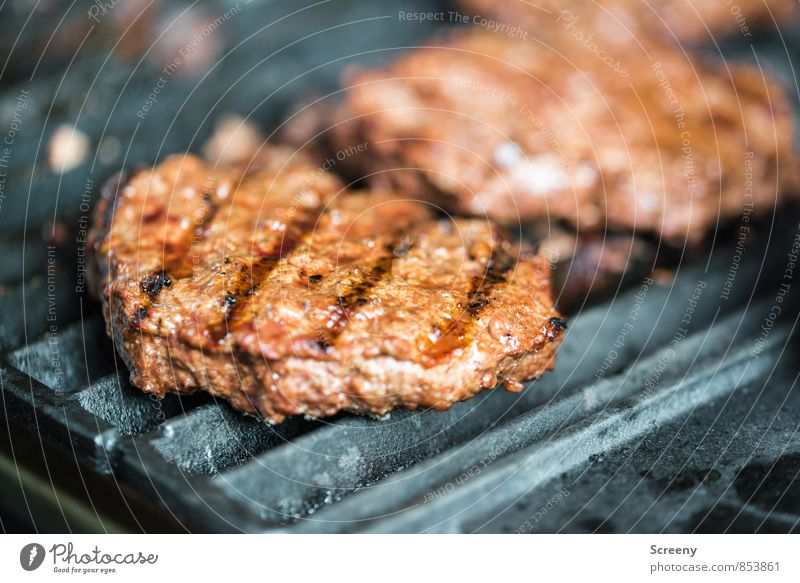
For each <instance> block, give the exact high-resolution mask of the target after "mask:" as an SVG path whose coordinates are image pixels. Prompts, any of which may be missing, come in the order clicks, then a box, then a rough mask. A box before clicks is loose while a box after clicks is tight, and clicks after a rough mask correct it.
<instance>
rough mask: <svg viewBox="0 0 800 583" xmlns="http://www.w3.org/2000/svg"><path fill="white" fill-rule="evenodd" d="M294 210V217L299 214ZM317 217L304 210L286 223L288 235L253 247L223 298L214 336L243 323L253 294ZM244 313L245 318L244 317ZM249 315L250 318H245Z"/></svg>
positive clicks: (295, 246) (211, 332)
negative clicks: (250, 254)
mask: <svg viewBox="0 0 800 583" xmlns="http://www.w3.org/2000/svg"><path fill="white" fill-rule="evenodd" d="M296 216H297V213H294V214H293V215H292V217H293V218H294V217H296ZM316 221H317V215H316V213H314V212H304V213H302V214H301V215H300V216H299V217H297V220H296V221H295V222H293V223H289V224H288V225H287V226H286V231H285V233H286V234H285V235H284V236H283V237H281V238H280V239H277V240H276V241H275V242H274V243H273V245H272V246H271V247H269V248H268V249H266V250H264V249H259V250H255V249H253V250H252V251H253V254H254V255H257V256H258V257H254V258H253V260H252V261H251V263H250V264H249V265H242V266H241V267H240V268H239V272H238V273H237V274H236V277H235V279H234V281H233V283H232V285H231V286H230V287H229V288H228V290H227V293H226V295H225V298H224V299H223V300H222V317H221V319H220V321H219V322H217V323H216V324H213V325H211V326H210V327H209V331H208V332H209V334H210V335H211V337H212V338H213V339H214V340H216V341H220V340H222V339H223V338H225V336H227V335H228V334H229V333H230V332H232V331H234V330H235V329H236V328H237V327H238V326H239V325H240V324H239V322H240V320H241V319H242V318H244V315H245V314H246V309H247V306H248V305H249V303H250V298H252V296H253V294H254V293H255V292H256V290H257V289H258V288H259V287H260V286H261V285H263V283H264V281H266V279H267V278H268V277H269V275H270V273H272V271H273V269H275V266H276V265H277V264H278V262H279V261H280V260H281V259H283V258H284V257H286V256H287V255H289V254H290V253H291V252H292V251H294V250H295V249H296V248H297V246H298V245H299V244H300V243H301V242H302V241H304V240H305V239H306V238H307V236H308V234H309V233H310V231H311V229H313V228H314V225H315V224H316ZM240 316H241V318H240ZM245 319H246V318H245Z"/></svg>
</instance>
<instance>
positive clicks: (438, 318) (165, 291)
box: [92, 147, 565, 422]
mask: <svg viewBox="0 0 800 583" xmlns="http://www.w3.org/2000/svg"><path fill="white" fill-rule="evenodd" d="M265 157H266V158H267V160H268V162H267V163H264V162H263V161H262V159H263V158H265ZM282 159H284V160H285V162H284V163H280V162H278V161H279V160H282ZM104 197H105V198H104V199H103V201H102V202H101V203H100V204H99V205H98V207H97V211H96V219H95V231H94V232H93V234H92V241H93V247H94V250H95V267H96V269H97V272H98V274H97V276H96V286H95V287H96V290H97V293H98V295H99V296H100V297H101V298H102V299H103V303H104V312H105V316H106V321H107V325H108V331H109V334H110V335H112V337H113V339H114V341H115V345H116V346H117V348H118V350H119V352H120V354H121V355H122V357H123V360H124V361H125V363H126V364H127V365H128V368H129V369H130V371H131V380H132V382H133V383H134V384H135V385H136V386H138V387H140V388H142V389H143V390H145V391H147V392H150V393H155V394H156V395H159V396H163V395H165V394H166V393H168V392H171V391H179V392H192V391H195V390H203V391H207V392H209V393H211V394H213V395H215V396H219V397H223V398H225V399H228V400H229V401H230V402H231V403H232V404H233V405H234V406H235V407H237V408H238V409H241V410H243V411H246V412H250V413H259V414H261V415H263V416H264V417H265V418H266V419H268V420H270V421H275V422H280V421H282V420H283V419H284V417H285V416H287V415H297V414H305V415H309V416H312V417H323V416H330V415H333V414H335V413H337V412H339V411H351V412H355V413H371V414H374V415H384V414H385V413H387V412H389V411H391V410H392V409H394V408H396V407H406V408H409V409H417V408H434V409H439V410H443V409H448V408H449V407H450V406H452V405H453V404H454V403H456V402H458V401H461V400H464V399H467V398H469V397H471V396H473V395H475V394H476V393H477V392H479V391H480V390H481V389H487V388H492V387H494V386H495V385H497V384H498V383H500V384H502V385H504V386H505V387H506V388H508V389H509V390H512V391H519V390H522V385H521V383H522V381H527V380H530V379H533V378H536V377H538V376H540V375H541V374H542V373H543V372H545V371H546V370H548V369H550V368H552V364H553V358H554V354H555V350H556V347H557V346H558V344H559V343H560V341H561V337H562V332H563V330H564V328H565V322H564V321H563V320H561V318H560V316H559V314H558V313H557V312H556V311H555V310H554V308H553V300H552V295H551V290H550V272H549V266H548V264H547V262H546V261H545V260H544V258H542V257H541V256H537V255H534V254H533V253H530V252H528V251H526V250H525V249H524V248H520V246H519V244H515V243H513V242H512V241H511V240H510V239H509V238H508V237H507V236H506V235H505V234H504V233H503V232H502V230H500V229H498V227H496V226H495V225H493V224H492V223H491V222H488V221H486V220H479V219H447V218H442V217H436V216H435V213H434V212H433V210H432V207H430V206H429V205H426V204H424V203H421V202H418V201H415V200H407V199H404V196H403V195H402V194H381V193H375V192H348V191H347V190H345V189H344V188H342V187H341V185H340V184H339V183H338V181H337V180H336V179H334V178H332V177H330V176H329V175H327V174H326V173H324V172H319V171H318V170H316V169H315V167H314V166H310V165H307V164H304V163H302V162H301V163H298V162H296V161H293V155H291V154H290V155H289V156H288V158H285V157H284V156H283V155H282V151H279V153H278V154H275V153H274V152H273V151H272V150H271V149H270V148H269V147H267V148H265V149H264V150H263V151H262V153H261V154H260V157H259V161H258V162H255V163H254V162H253V161H250V163H249V164H248V165H240V166H233V167H228V168H225V167H218V166H213V165H209V164H206V163H204V162H202V161H201V160H200V159H198V158H195V157H192V156H175V157H171V158H168V159H167V160H165V161H164V162H162V163H161V164H159V165H158V166H157V167H155V168H153V169H150V170H143V171H140V172H137V173H136V174H134V175H132V176H131V177H129V178H122V179H117V180H115V181H112V183H111V184H110V185H109V186H108V187H107V189H106V191H105V195H104Z"/></svg>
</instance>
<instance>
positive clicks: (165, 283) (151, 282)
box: [139, 271, 172, 302]
mask: <svg viewBox="0 0 800 583" xmlns="http://www.w3.org/2000/svg"><path fill="white" fill-rule="evenodd" d="M171 285H172V279H170V277H169V276H168V275H167V274H166V272H165V271H157V272H155V273H150V274H148V275H146V276H145V277H144V278H143V279H142V281H141V283H140V284H139V287H141V288H142V291H143V292H144V293H145V294H147V297H148V298H150V301H152V302H155V301H156V300H157V299H158V295H159V294H160V293H161V290H162V289H164V288H165V287H169V286H171Z"/></svg>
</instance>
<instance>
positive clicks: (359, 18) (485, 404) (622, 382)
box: [0, 2, 800, 532]
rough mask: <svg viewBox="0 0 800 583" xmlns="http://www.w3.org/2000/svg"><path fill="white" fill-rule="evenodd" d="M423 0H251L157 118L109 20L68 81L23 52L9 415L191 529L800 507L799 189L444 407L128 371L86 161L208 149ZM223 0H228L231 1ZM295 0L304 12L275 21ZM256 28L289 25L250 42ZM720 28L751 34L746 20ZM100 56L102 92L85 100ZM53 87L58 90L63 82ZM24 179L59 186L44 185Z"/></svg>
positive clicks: (299, 91)
mask: <svg viewBox="0 0 800 583" xmlns="http://www.w3.org/2000/svg"><path fill="white" fill-rule="evenodd" d="M421 5H422V3H414V2H402V3H398V2H386V3H377V4H372V3H359V2H334V3H323V4H321V5H319V6H317V7H312V8H307V9H304V8H302V7H300V6H299V5H298V4H297V3H288V2H287V3H281V2H274V3H262V4H258V5H257V4H256V3H254V5H253V6H251V7H248V10H252V11H253V12H252V13H251V14H255V15H258V16H259V17H252V18H251V17H246V18H245V17H239V18H236V17H232V18H231V19H230V21H229V22H225V23H224V24H222V25H221V26H222V27H228V28H227V29H225V35H226V36H225V37H224V38H227V39H228V41H227V42H228V44H227V45H226V47H228V48H229V49H231V50H233V51H234V53H233V57H232V58H231V59H226V60H225V61H224V62H225V63H229V62H230V66H229V67H227V68H224V70H223V69H216V70H214V71H212V72H211V73H210V74H209V77H208V78H207V79H204V80H203V81H197V80H196V79H194V80H193V81H192V82H191V83H189V84H187V83H188V82H187V81H181V80H179V79H175V80H174V82H173V81H171V82H170V83H169V84H168V85H167V86H166V88H165V89H164V92H163V94H160V95H159V101H158V102H157V105H156V106H154V109H153V110H152V111H151V112H150V113H148V115H147V116H146V118H145V120H141V119H140V118H137V117H136V116H135V115H134V114H135V112H136V110H137V109H138V108H139V107H140V105H141V101H142V99H143V98H144V96H145V95H146V94H147V91H148V90H149V88H150V87H151V86H152V85H153V82H154V79H156V78H157V76H158V75H157V72H156V73H154V72H153V71H152V70H147V69H146V68H144V67H140V68H137V67H134V66H132V65H131V64H130V63H128V64H127V65H126V66H125V67H122V66H119V67H116V68H115V67H114V66H112V65H113V64H114V63H113V61H114V59H116V58H117V57H112V64H111V65H101V63H102V62H103V59H104V58H105V57H106V56H107V53H108V48H106V49H105V50H97V49H98V47H103V46H106V45H103V44H102V43H104V42H107V41H106V39H105V38H104V37H103V36H102V35H100V36H99V37H97V36H90V37H89V39H90V40H89V41H88V42H90V43H93V44H89V45H87V46H89V47H90V49H91V50H87V51H83V50H79V51H77V53H76V55H77V57H76V59H75V61H74V63H73V65H72V66H71V67H70V68H69V69H68V70H67V72H66V73H63V77H64V83H63V84H62V85H61V89H59V90H58V92H56V91H55V89H54V88H55V87H58V86H59V83H60V81H62V73H58V72H57V68H55V69H49V68H48V67H47V64H48V63H49V62H50V61H48V60H47V59H45V60H44V61H43V64H42V65H41V69H40V70H39V69H37V68H36V65H35V62H34V63H26V62H25V60H24V59H17V60H15V61H14V66H13V67H11V68H9V69H7V70H6V71H5V73H4V75H5V76H6V77H7V78H9V79H10V80H11V81H13V83H11V82H8V83H6V82H4V84H3V87H4V88H3V90H2V95H1V96H0V102H1V103H3V104H5V105H4V107H5V106H6V105H8V104H9V103H13V101H14V100H15V99H16V96H17V95H18V94H19V92H20V90H21V88H25V87H27V88H30V92H31V100H32V104H31V106H30V109H29V110H28V112H27V113H26V115H27V117H26V118H25V120H24V123H25V124H27V125H25V126H24V127H25V131H24V132H23V133H20V135H19V136H18V137H17V143H16V145H15V149H14V154H13V155H14V157H15V160H14V162H15V172H14V173H12V175H10V176H9V182H8V184H7V186H6V189H7V190H6V192H8V188H11V186H12V185H13V186H14V188H16V189H17V190H16V191H15V192H16V195H15V198H13V199H12V198H11V197H7V198H6V200H5V201H4V205H5V206H4V207H3V208H2V213H0V222H1V224H2V226H3V228H4V232H5V233H6V238H5V240H4V241H3V242H2V249H0V250H1V251H2V253H3V256H4V257H7V258H11V259H10V261H8V262H7V264H6V265H5V266H4V267H3V270H2V272H1V273H0V277H1V278H2V279H1V280H0V284H2V290H1V291H0V307H2V313H3V319H2V323H1V324H0V349H2V351H3V352H4V353H5V356H4V357H3V358H4V361H5V363H4V365H3V366H4V368H3V372H2V377H1V380H2V397H3V399H2V406H3V410H4V414H5V416H6V417H7V418H8V419H10V420H11V421H13V422H14V423H15V425H14V426H13V427H24V428H25V429H26V430H28V431H29V432H30V434H31V435H34V436H36V435H39V436H41V439H42V441H43V442H47V443H48V444H55V445H57V446H59V447H61V448H63V449H64V450H65V451H67V452H68V454H69V455H70V456H74V457H75V458H76V459H77V460H79V461H80V462H81V464H82V465H83V466H88V467H89V468H91V469H92V470H93V471H95V472H98V473H100V474H102V475H104V476H106V477H107V479H108V483H109V484H114V485H115V487H116V486H117V485H119V487H122V488H124V489H125V491H126V492H132V493H134V495H135V496H138V497H141V498H145V499H148V500H150V501H151V502H153V503H154V504H156V505H157V506H159V507H160V508H162V509H163V510H162V511H163V514H164V516H170V517H174V518H175V519H177V520H178V521H179V522H180V524H181V525H182V527H184V528H186V529H189V530H194V531H208V530H211V531H236V530H244V531H265V530H288V531H292V532H298V531H303V532H304V531H310V532H318V531H324V532H342V531H347V532H351V531H381V532H384V531H392V532H394V531H400V532H408V531H412V532H416V531H447V532H473V531H486V532H498V531H500V532H514V531H518V532H555V531H564V532H595V531H599V532H626V531H641V532H660V531H667V532H685V531H698V532H721V531H732V532H752V531H755V530H758V531H763V532H789V531H796V530H798V524H800V435H798V428H799V427H800V425H798V424H799V423H800V396H798V391H797V388H796V382H797V375H798V371H800V367H799V366H798V364H797V350H798V347H797V342H796V339H795V334H794V329H795V326H796V324H797V315H798V312H799V311H800V309H798V302H797V298H796V293H795V292H796V288H797V285H796V282H793V281H792V277H793V274H792V277H789V278H788V279H787V277H786V274H787V266H788V265H789V261H790V256H791V255H792V254H793V253H795V254H796V252H797V250H798V245H800V243H798V241H800V239H798V237H800V215H798V214H797V213H795V212H794V211H791V210H785V209H780V210H779V211H776V213H775V215H774V216H772V217H767V218H766V219H765V220H764V221H763V222H762V223H761V224H759V225H758V229H757V233H756V236H754V237H753V238H752V239H750V240H747V241H746V242H744V243H743V247H742V246H741V245H742V244H740V246H739V247H738V248H737V246H736V243H735V241H736V233H735V232H734V234H733V235H732V236H731V235H730V234H729V233H727V234H725V235H723V234H722V233H721V234H720V237H719V240H718V242H717V244H716V245H715V246H714V248H713V250H712V251H710V252H709V253H708V256H703V257H697V258H693V259H692V260H691V261H689V260H687V261H684V262H683V263H682V264H681V266H680V267H679V268H676V269H675V270H674V272H672V273H669V274H664V275H663V277H659V278H657V279H658V281H655V280H654V279H646V280H643V281H640V282H638V283H634V284H633V286H632V287H630V288H628V289H627V290H626V291H623V292H621V293H620V294H618V295H616V296H615V297H614V298H613V299H612V300H609V301H608V302H606V303H604V304H602V305H595V306H592V307H587V308H585V309H583V310H582V311H581V312H580V313H579V314H577V315H576V316H574V317H573V318H571V320H570V323H569V330H568V332H567V336H566V340H565V342H564V344H563V347H562V348H561V350H560V352H559V354H558V359H557V366H556V370H555V371H554V372H553V373H551V374H548V375H546V376H545V377H543V378H542V379H541V380H539V381H537V382H535V383H533V384H531V385H530V386H529V387H528V388H527V390H526V391H524V392H523V393H520V394H511V393H507V392H504V391H501V390H495V391H491V392H487V393H484V394H482V395H480V396H479V397H477V398H475V399H472V400H470V401H467V402H465V403H461V404H459V405H457V406H455V407H454V408H453V409H452V410H450V411H447V412H443V413H440V412H434V411H418V412H407V411H397V412H394V413H392V414H391V416H389V417H388V418H387V419H384V420H375V419H370V418H366V417H353V416H347V415H343V416H339V417H336V418H333V419H330V420H326V421H311V420H303V419H292V420H289V421H288V422H286V423H284V424H283V425H280V426H278V427H271V426H269V425H266V424H265V423H263V422H261V421H259V420H257V419H254V418H249V417H246V416H243V415H241V414H239V413H237V412H234V411H233V410H232V409H231V408H230V407H228V406H227V405H226V404H225V403H223V402H217V401H215V400H213V399H212V398H211V397H208V396H204V395H196V396H190V397H184V398H179V397H176V396H169V397H167V398H166V399H164V400H163V401H157V400H153V399H151V398H149V397H148V396H147V395H145V394H143V393H141V392H140V391H138V390H136V389H135V388H132V387H131V386H130V385H129V383H128V381H127V374H128V373H127V371H126V370H125V368H124V365H123V364H122V363H121V362H120V361H119V359H117V358H116V357H115V352H114V350H113V346H112V345H111V343H110V341H109V340H108V339H107V338H106V335H105V330H104V323H103V319H102V316H101V315H100V314H99V311H98V309H97V306H96V305H95V303H94V302H93V301H92V300H91V299H89V298H88V297H87V296H85V295H84V294H80V293H76V291H75V286H76V283H75V274H76V270H77V265H76V257H78V255H77V253H76V248H75V247H76V246H77V247H79V246H80V245H79V241H78V239H77V235H76V229H77V228H78V227H77V226H78V225H79V222H78V221H79V219H80V206H79V203H80V201H79V198H80V195H81V194H82V193H83V192H84V187H85V184H86V181H87V178H89V179H91V182H92V183H94V184H98V183H99V182H101V180H102V178H104V177H106V176H108V175H109V174H110V173H111V171H112V169H114V168H118V167H119V166H120V165H121V164H123V163H124V165H126V166H130V165H135V164H137V163H152V162H153V161H154V160H155V159H157V158H158V157H160V156H162V155H163V154H164V153H166V152H171V151H174V150H181V149H186V148H187V147H188V148H192V149H196V147H197V146H196V145H197V143H199V141H200V140H201V139H202V138H203V137H204V136H206V135H208V133H209V130H210V124H211V121H212V120H213V119H214V117H215V116H216V115H217V114H219V113H220V112H221V111H239V112H240V113H241V114H243V115H248V114H251V115H253V116H254V117H255V118H256V119H257V120H259V121H260V122H261V123H262V124H263V125H265V126H266V127H272V126H274V125H275V123H276V121H277V120H279V119H281V115H283V114H285V112H286V111H287V107H288V104H289V103H291V102H292V101H293V100H294V99H299V98H302V97H304V96H306V95H307V94H308V92H309V91H310V88H317V89H318V90H319V89H320V88H322V89H327V90H331V89H332V88H334V87H335V82H336V78H337V76H338V74H339V72H340V71H341V69H342V67H344V66H345V65H347V64H351V63H352V62H369V61H371V60H376V59H378V58H385V57H386V52H385V51H383V50H382V49H384V48H387V47H397V46H408V45H413V44H414V43H417V42H419V40H420V39H423V38H425V37H426V36H428V35H429V34H430V32H431V27H430V26H425V25H420V24H414V25H410V24H409V25H403V24H402V23H399V22H397V17H396V15H397V12H398V10H406V11H414V10H420V6H421ZM210 6H213V8H209V12H210V13H211V14H221V13H222V12H224V11H225V10H226V9H227V8H229V7H230V6H232V5H231V4H227V3H219V4H216V3H212V4H211V5H210ZM424 6H425V8H424V9H426V10H430V9H431V7H430V5H429V4H427V3H425V4H424ZM445 9H447V7H445ZM298 10H299V11H300V12H299V14H297V15H295V16H292V17H287V19H286V20H285V21H284V22H285V23H286V24H284V25H282V26H277V25H276V26H275V27H273V28H272V29H270V30H269V31H266V32H265V31H261V32H258V31H256V30H255V29H254V27H255V26H256V24H255V23H257V22H262V23H269V22H272V21H274V20H275V19H276V18H279V17H280V16H282V15H288V14H290V13H292V12H295V11H298ZM80 15H83V13H81V14H80ZM387 15H388V16H389V17H390V18H389V20H388V22H387V23H384V24H383V25H379V26H376V25H375V24H374V22H375V21H376V20H375V19H379V20H380V18H381V17H384V16H387ZM76 18H77V16H76ZM245 21H246V22H245ZM289 23H291V26H289ZM320 23H324V24H320ZM338 25H341V26H338ZM3 26H6V24H3ZM251 29H252V30H251ZM326 29H330V30H326ZM220 30H221V31H222V30H223V29H222V28H221V29H220ZM322 30H326V31H325V32H321V33H320V34H318V35H314V36H311V37H309V38H307V39H305V40H303V37H305V36H308V35H309V31H322ZM298 31H304V32H298ZM245 34H257V35H258V34H261V35H262V38H261V42H262V45H260V46H262V49H263V46H266V47H273V48H272V49H271V50H266V49H263V50H262V54H256V52H254V51H243V50H241V49H240V50H239V52H238V53H236V52H235V50H236V49H235V45H236V41H238V40H241V39H242V38H244V35H245ZM792 38H793V37H791V36H789V37H787V38H784V39H774V38H771V37H770V38H763V39H759V44H758V47H759V48H758V55H759V59H760V60H762V61H763V62H764V63H766V64H767V66H769V67H770V68H772V69H773V70H775V71H777V72H778V74H779V75H781V76H782V78H783V79H784V80H786V81H787V82H788V83H789V86H790V87H791V86H793V83H794V81H793V74H792V69H791V68H790V62H789V57H788V56H787V55H793V54H794V53H793V50H794V49H793V48H792V45H791V41H792ZM31 42H33V41H31ZM784 42H787V43H789V45H790V46H789V49H785V48H784V47H783V44H782V43H784ZM292 43H294V44H292ZM282 47H286V48H283V49H282ZM3 50H6V49H5V48H3ZM723 50H725V51H726V54H728V56H730V55H733V56H734V57H736V56H738V55H743V56H742V58H745V59H746V58H752V55H753V52H752V51H751V50H750V48H749V46H744V47H743V46H737V45H736V43H733V46H732V47H723ZM273 51H275V55H273V56H272V57H271V58H270V59H265V57H266V55H268V54H270V53H272V52H273ZM358 53H364V54H362V55H361V56H359V57H353V58H352V59H346V58H344V57H345V56H347V55H357V54H358ZM53 58H54V59H55V56H53ZM134 62H135V61H134ZM329 62H330V63H331V64H329V65H326V63H329ZM762 64H763V63H762ZM98 70H99V71H100V73H97V71H98ZM96 73H97V87H98V88H97V89H96V90H92V91H89V92H88V95H87V99H89V100H92V104H93V105H92V107H89V108H86V110H85V111H82V107H83V106H82V103H81V101H82V99H83V97H84V95H85V94H86V93H87V91H86V80H87V78H88V79H91V78H92V77H93V76H94V75H95V74H96ZM245 73H246V74H245ZM31 75H32V77H30V76H31ZM298 75H300V77H298V78H297V79H295V80H294V81H293V80H292V79H293V78H295V76H298ZM240 77H241V80H239V78H240ZM231 88H233V89H234V90H233V91H230V89H231ZM243 88H246V90H244V91H241V89H243ZM237 89H238V90H237ZM96 92H100V93H101V94H100V95H99V96H98V95H97V94H96ZM52 95H57V96H58V97H57V100H56V101H57V103H48V102H47V99H46V98H47V97H48V96H50V98H52ZM107 95H113V96H114V98H115V99H116V102H115V101H114V99H112V100H106V99H103V96H107ZM187 95H189V97H188V98H187ZM117 98H118V99H117ZM795 99H796V97H795ZM279 114H280V115H279ZM76 120H77V121H76ZM61 122H65V123H77V125H79V126H81V127H82V128H83V129H84V131H85V132H86V133H87V134H88V135H89V136H90V138H91V139H92V143H93V144H95V145H96V144H97V143H98V142H99V141H101V137H102V136H103V135H114V136H117V137H118V138H119V139H122V140H123V142H124V144H123V150H124V151H125V152H126V153H125V155H124V157H125V159H124V160H123V159H122V158H119V159H117V160H116V161H114V162H109V163H107V164H105V163H100V162H97V163H96V164H95V162H92V161H88V162H87V163H86V164H84V165H83V166H81V168H79V169H78V170H77V171H74V172H72V173H69V174H66V175H64V176H59V175H55V174H48V173H47V172H45V171H42V170H40V169H39V168H40V166H39V165H37V164H39V163H38V162H37V161H36V155H37V151H38V150H37V147H39V146H38V141H39V138H40V135H43V134H44V133H47V131H48V128H51V127H53V126H54V125H57V124H58V123H61ZM167 127H169V129H168V130H166V129H165V128H167ZM153 136H157V137H158V139H159V143H158V144H157V145H156V146H155V149H154V144H153V142H154V140H153ZM162 139H163V143H161V140H162ZM40 155H41V154H40ZM28 192H30V200H31V201H41V202H36V203H35V204H32V203H30V202H29V203H28V204H26V200H25V197H26V196H27V193H28ZM50 192H58V193H59V196H60V202H58V203H57V204H56V202H55V199H54V197H52V196H50V195H49V193H50ZM37 197H38V198H37ZM54 213H55V214H54ZM54 216H55V217H56V218H57V220H58V221H60V222H61V223H62V224H63V225H65V226H66V228H67V232H68V233H69V235H68V237H67V240H66V242H64V241H61V242H60V244H59V245H57V246H56V247H55V248H54V249H53V250H48V248H47V246H46V243H45V242H44V240H43V238H42V235H41V231H44V233H45V235H46V236H48V237H50V236H51V235H52V232H51V229H50V226H49V223H48V221H50V220H52V218H53V217H54ZM735 228H736V225H734V231H735ZM48 259H52V266H51V267H50V269H48ZM795 259H796V257H795ZM786 283H788V284H789V286H788V289H787V288H781V287H780V285H781V284H786ZM51 326H52V328H51ZM12 437H13V436H12Z"/></svg>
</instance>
